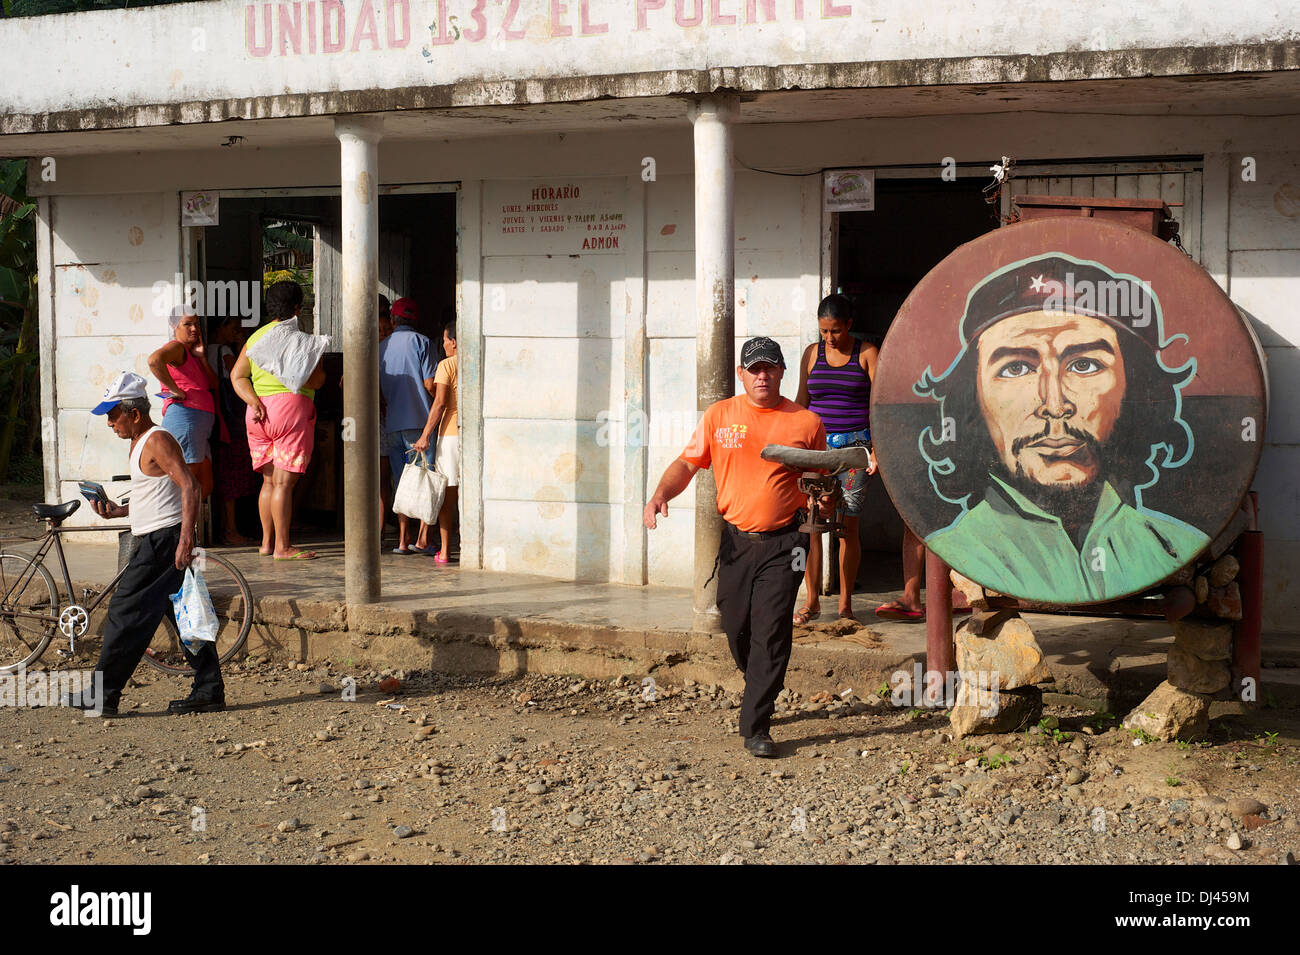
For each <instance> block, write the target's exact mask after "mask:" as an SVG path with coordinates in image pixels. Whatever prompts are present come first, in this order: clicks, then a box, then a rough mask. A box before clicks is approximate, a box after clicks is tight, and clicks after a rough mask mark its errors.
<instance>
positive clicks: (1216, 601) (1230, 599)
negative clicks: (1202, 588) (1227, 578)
mask: <svg viewBox="0 0 1300 955" xmlns="http://www.w3.org/2000/svg"><path fill="white" fill-rule="evenodd" d="M1205 605H1206V606H1207V607H1209V608H1210V613H1212V614H1214V615H1215V616H1216V617H1222V618H1223V619H1224V620H1240V619H1241V588H1240V587H1238V586H1237V582H1236V581H1235V580H1234V581H1233V582H1232V583H1230V584H1228V586H1226V587H1211V588H1210V597H1209V599H1208V600H1206V601H1205Z"/></svg>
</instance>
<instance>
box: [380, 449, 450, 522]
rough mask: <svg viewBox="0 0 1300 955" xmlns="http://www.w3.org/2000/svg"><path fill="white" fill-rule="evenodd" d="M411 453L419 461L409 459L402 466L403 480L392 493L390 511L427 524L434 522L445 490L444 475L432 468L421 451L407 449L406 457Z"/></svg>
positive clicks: (440, 508)
mask: <svg viewBox="0 0 1300 955" xmlns="http://www.w3.org/2000/svg"><path fill="white" fill-rule="evenodd" d="M412 454H416V455H418V459H417V461H418V463H416V462H412V461H409V460H408V461H407V462H406V467H404V468H402V479H401V480H400V481H399V482H398V483H397V493H395V494H394V495H393V512H394V513H396V514H402V515H405V516H406V517H414V518H416V519H418V520H421V521H424V523H426V524H437V523H438V512H439V511H440V510H442V499H443V496H444V495H445V494H446V493H447V478H446V475H443V474H440V473H439V472H438V471H436V470H434V468H433V466H432V465H431V464H430V463H429V461H428V459H427V458H426V457H425V456H424V452H423V451H411V452H407V457H408V458H409V457H410V456H411V455H412Z"/></svg>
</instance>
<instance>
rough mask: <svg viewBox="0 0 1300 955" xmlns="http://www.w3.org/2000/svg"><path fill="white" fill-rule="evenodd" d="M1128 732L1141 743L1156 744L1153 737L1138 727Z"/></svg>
mask: <svg viewBox="0 0 1300 955" xmlns="http://www.w3.org/2000/svg"><path fill="white" fill-rule="evenodd" d="M1129 732H1131V733H1132V734H1133V736H1134V737H1135V738H1136V739H1140V740H1141V741H1142V742H1143V743H1155V742H1157V740H1156V738H1155V737H1154V736H1152V735H1151V734H1150V733H1148V732H1147V731H1146V730H1144V729H1142V727H1140V726H1134V727H1133V728H1132V729H1131V730H1130V731H1129Z"/></svg>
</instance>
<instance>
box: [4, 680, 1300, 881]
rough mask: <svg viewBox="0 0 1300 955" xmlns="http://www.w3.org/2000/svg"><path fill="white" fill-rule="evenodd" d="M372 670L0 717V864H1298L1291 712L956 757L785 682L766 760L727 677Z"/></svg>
mask: <svg viewBox="0 0 1300 955" xmlns="http://www.w3.org/2000/svg"><path fill="white" fill-rule="evenodd" d="M300 667H301V668H300ZM385 675H386V674H384V673H375V672H368V673H366V672H349V671H346V670H343V669H337V670H327V669H324V668H317V669H311V670H309V669H306V668H305V665H293V666H279V665H272V664H247V663H246V664H239V665H236V666H232V667H230V668H228V669H227V674H226V680H227V698H228V700H229V702H230V704H231V708H230V709H229V710H228V711H227V712H225V713H220V714H207V715H196V716H187V717H169V716H167V715H166V714H165V712H164V711H165V708H166V704H167V701H168V699H171V698H176V697H179V696H183V695H184V693H185V692H186V690H187V688H186V687H185V686H184V685H182V683H181V682H180V681H179V680H176V679H174V678H171V677H167V676H164V675H162V674H157V673H155V672H154V671H152V670H147V669H144V668H142V669H141V670H139V671H137V674H136V681H134V682H133V685H132V686H130V687H128V689H127V691H126V694H125V696H124V702H123V707H124V709H123V714H122V715H121V716H119V717H116V718H111V719H95V718H87V717H84V716H82V715H81V714H80V713H78V712H75V711H71V710H67V709H60V708H40V709H19V708H13V707H4V708H0V740H3V742H2V743H0V862H5V863H85V862H91V863H128V862H136V863H138V862H169V863H189V864H193V863H210V864H221V863H246V862H274V863H327V864H333V863H349V862H351V863H360V862H403V863H499V862H531V863H578V862H581V863H616V864H618V863H652V864H654V863H662V862H666V863H719V862H722V863H742V862H744V863H771V862H815V863H829V862H882V863H895V862H898V863H903V862H930V863H952V862H964V863H973V862H1001V863H1016V862H1048V863H1060V864H1064V863H1094V864H1096V863H1133V862H1140V863H1183V862H1189V863H1199V862H1215V863H1218V862H1223V863H1244V862H1255V863H1270V862H1271V863H1277V862H1286V861H1288V860H1289V859H1294V857H1296V856H1300V827H1298V825H1297V820H1300V765H1297V758H1298V757H1300V719H1298V717H1300V713H1297V712H1296V711H1279V710H1269V709H1258V710H1253V711H1250V712H1248V713H1245V714H1240V715H1228V716H1222V717H1219V718H1217V719H1215V720H1214V721H1213V722H1212V724H1211V733H1210V737H1209V739H1207V740H1205V741H1201V742H1198V743H1193V744H1174V743H1152V742H1145V743H1144V744H1143V745H1138V746H1135V745H1134V739H1135V738H1134V736H1133V735H1132V734H1130V733H1129V732H1127V731H1125V730H1122V729H1120V728H1118V724H1117V721H1115V720H1114V719H1108V718H1105V717H1097V718H1093V719H1091V720H1089V719H1088V717H1090V716H1091V714H1088V713H1085V712H1083V711H1075V710H1068V709H1061V708H1049V709H1048V710H1047V715H1048V719H1047V720H1046V722H1045V723H1044V724H1043V726H1042V727H1037V726H1036V727H1034V728H1033V729H1032V730H1031V731H1027V732H1024V733H1019V734H1008V735H1003V736H992V737H990V736H984V737H977V738H971V739H966V740H961V741H953V740H952V739H951V738H950V734H949V732H948V730H949V728H948V723H947V720H946V719H945V718H944V717H943V715H942V713H941V712H940V711H920V710H905V709H896V708H893V707H891V706H889V705H888V703H887V702H886V701H884V700H881V699H879V698H877V697H875V696H874V695H872V694H870V693H868V694H865V695H864V697H863V698H861V699H859V698H858V697H857V695H856V694H849V695H847V696H844V697H839V698H837V697H836V696H835V690H836V687H834V686H828V687H827V692H825V693H824V694H818V695H816V696H814V697H813V698H812V699H809V700H806V699H800V698H797V697H794V696H792V695H789V694H787V697H788V698H787V699H785V700H783V701H782V704H781V707H780V709H779V710H778V716H777V719H776V721H775V723H774V726H773V736H774V737H775V739H776V740H777V742H778V746H779V750H780V753H779V758H777V759H773V760H758V759H754V758H752V757H750V756H749V755H748V754H747V753H746V752H744V750H743V749H742V748H741V746H740V741H739V738H738V737H737V736H736V735H735V720H736V715H737V709H736V705H737V703H738V700H737V698H736V696H735V695H733V694H729V693H727V692H726V691H725V690H723V689H722V688H719V687H703V686H694V685H687V686H685V687H675V688H665V687H659V688H656V692H655V693H654V696H655V699H653V700H649V701H647V700H645V699H643V694H645V693H646V690H645V689H643V687H642V686H641V685H639V684H638V683H637V682H636V681H633V680H629V679H626V678H622V679H620V680H617V681H614V682H612V683H611V682H608V681H605V682H591V681H586V680H581V679H578V678H576V677H575V678H563V677H560V678H556V677H535V676H530V677H524V678H511V679H507V678H497V677H492V678H483V679H478V680H475V679H468V678H455V679H453V678H446V677H440V676H436V675H430V674H419V673H403V672H398V673H397V674H395V677H396V678H397V679H399V680H400V681H401V682H402V684H403V692H401V693H397V694H394V693H391V692H390V693H381V692H380V691H379V689H378V687H377V682H378V680H379V679H381V678H383V677H384V676H385ZM348 678H351V679H354V680H355V681H356V683H355V686H356V690H357V692H356V694H355V699H346V698H345V696H347V695H348ZM828 682H829V681H828ZM128 708H129V709H128ZM128 712H129V713H130V715H127V714H128ZM1052 718H1054V719H1055V721H1056V722H1055V724H1053V720H1052ZM1249 800H1257V801H1258V804H1257V805H1256V804H1252V803H1250V802H1249Z"/></svg>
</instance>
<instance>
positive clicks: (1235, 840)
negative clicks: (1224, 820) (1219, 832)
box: [1224, 832, 1242, 852]
mask: <svg viewBox="0 0 1300 955" xmlns="http://www.w3.org/2000/svg"><path fill="white" fill-rule="evenodd" d="M1224 845H1225V846H1227V847H1228V848H1229V849H1231V850H1232V851H1233V852H1236V851H1238V850H1239V849H1241V847H1242V841H1241V836H1239V835H1237V833H1235V832H1230V833H1228V839H1227V841H1226V842H1224Z"/></svg>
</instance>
